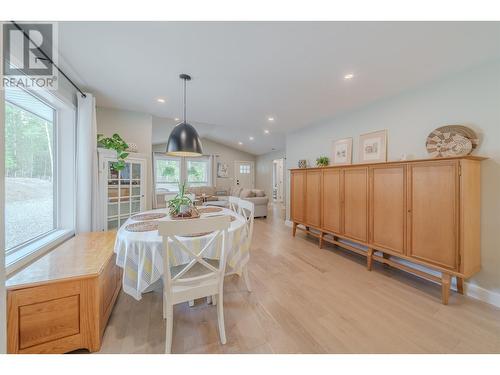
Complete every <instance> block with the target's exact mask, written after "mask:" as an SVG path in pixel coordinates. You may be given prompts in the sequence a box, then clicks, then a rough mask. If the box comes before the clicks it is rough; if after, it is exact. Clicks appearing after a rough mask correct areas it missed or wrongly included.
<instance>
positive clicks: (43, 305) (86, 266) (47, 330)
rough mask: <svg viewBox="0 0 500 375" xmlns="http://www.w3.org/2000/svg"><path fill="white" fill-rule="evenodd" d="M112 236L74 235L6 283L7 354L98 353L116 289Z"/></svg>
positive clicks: (118, 278) (118, 281) (118, 285)
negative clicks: (74, 351) (84, 349)
mask: <svg viewBox="0 0 500 375" xmlns="http://www.w3.org/2000/svg"><path fill="white" fill-rule="evenodd" d="M115 236H116V233H115V232H95V233H82V234H78V235H77V236H75V237H74V238H72V239H70V240H68V241H66V242H65V243H63V244H62V245H60V246H59V247H57V248H56V249H54V250H52V251H51V252H49V253H48V254H46V255H44V256H43V257H41V258H40V259H38V260H37V261H35V262H34V263H32V264H30V265H29V266H28V267H26V268H24V269H23V270H22V271H20V272H19V273H17V274H15V275H14V276H12V277H11V278H9V279H8V280H7V282H6V286H7V309H8V312H7V336H8V339H7V350H8V352H9V353H66V352H69V351H72V350H76V349H81V348H86V349H88V350H89V351H97V350H99V348H100V346H101V339H102V335H103V333H104V329H105V328H106V324H107V322H108V319H109V316H110V314H111V311H112V309H113V306H114V304H115V301H116V299H117V297H118V293H119V292H120V289H121V269H120V268H118V266H117V265H116V264H115V258H114V257H115V255H114V253H113V245H114V241H115Z"/></svg>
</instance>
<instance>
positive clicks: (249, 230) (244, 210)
mask: <svg viewBox="0 0 500 375" xmlns="http://www.w3.org/2000/svg"><path fill="white" fill-rule="evenodd" d="M238 213H239V214H240V215H241V216H243V217H244V218H245V226H244V227H243V235H244V236H246V241H247V243H246V246H248V251H250V247H251V245H252V237H253V221H254V215H255V205H254V204H253V203H252V202H250V201H247V200H245V199H240V200H239V202H238ZM243 279H244V280H245V284H246V286H247V290H248V291H249V292H251V291H252V287H251V284H250V278H249V276H248V265H247V264H245V266H244V267H243Z"/></svg>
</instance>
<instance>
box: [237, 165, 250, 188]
mask: <svg viewBox="0 0 500 375" xmlns="http://www.w3.org/2000/svg"><path fill="white" fill-rule="evenodd" d="M234 185H235V186H240V187H242V188H244V189H253V188H254V187H255V165H254V162H253V161H235V162H234Z"/></svg>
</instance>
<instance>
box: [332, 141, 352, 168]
mask: <svg viewBox="0 0 500 375" xmlns="http://www.w3.org/2000/svg"><path fill="white" fill-rule="evenodd" d="M332 152H333V155H332V164H333V165H340V164H351V163H352V138H344V139H338V140H336V141H333V145H332Z"/></svg>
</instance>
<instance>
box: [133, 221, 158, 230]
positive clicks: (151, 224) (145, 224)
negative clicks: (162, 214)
mask: <svg viewBox="0 0 500 375" xmlns="http://www.w3.org/2000/svg"><path fill="white" fill-rule="evenodd" d="M125 230H127V231H129V232H151V231H153V230H158V222H157V221H139V222H137V223H132V224H129V225H127V226H126V227H125Z"/></svg>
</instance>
